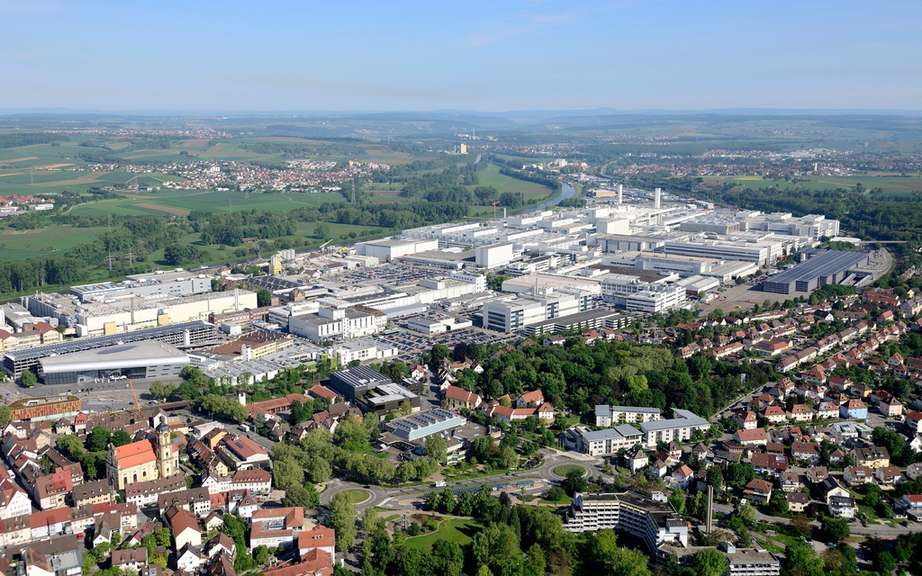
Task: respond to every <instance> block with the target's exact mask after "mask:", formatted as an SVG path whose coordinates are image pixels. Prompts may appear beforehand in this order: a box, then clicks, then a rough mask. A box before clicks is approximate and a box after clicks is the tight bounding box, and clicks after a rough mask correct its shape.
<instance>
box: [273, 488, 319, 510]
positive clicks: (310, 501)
mask: <svg viewBox="0 0 922 576" xmlns="http://www.w3.org/2000/svg"><path fill="white" fill-rule="evenodd" d="M282 504H284V505H285V506H301V507H302V508H309V509H310V508H316V507H317V506H319V505H320V495H319V494H317V490H316V489H315V488H314V487H313V486H312V485H310V484H305V485H304V486H301V485H300V484H296V485H294V486H292V487H290V488H288V489H287V490H285V497H284V498H283V499H282Z"/></svg>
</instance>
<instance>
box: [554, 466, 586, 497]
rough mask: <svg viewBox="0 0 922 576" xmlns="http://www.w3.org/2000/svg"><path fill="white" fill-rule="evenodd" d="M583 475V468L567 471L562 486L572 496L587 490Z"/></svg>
mask: <svg viewBox="0 0 922 576" xmlns="http://www.w3.org/2000/svg"><path fill="white" fill-rule="evenodd" d="M583 476H584V472H583V471H582V470H570V471H569V472H567V475H566V477H565V478H564V479H563V481H561V483H560V487H561V488H563V490H564V492H566V493H567V494H568V495H570V496H573V495H574V494H576V493H577V492H585V491H586V486H587V484H586V479H585V478H584V477H583Z"/></svg>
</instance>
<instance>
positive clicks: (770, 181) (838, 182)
mask: <svg viewBox="0 0 922 576" xmlns="http://www.w3.org/2000/svg"><path fill="white" fill-rule="evenodd" d="M704 181H705V182H714V183H721V182H727V181H731V182H734V183H735V184H736V185H738V186H740V187H743V188H752V189H754V190H760V189H763V188H781V189H785V188H790V189H807V190H828V189H831V188H854V187H855V185H856V184H858V183H861V185H862V186H864V187H865V188H880V189H881V190H883V191H884V192H887V193H895V194H911V193H922V174H910V175H907V176H900V175H898V174H884V173H872V174H862V175H858V176H806V177H803V178H797V179H791V180H785V179H781V178H762V177H761V176H736V177H727V176H705V177H704Z"/></svg>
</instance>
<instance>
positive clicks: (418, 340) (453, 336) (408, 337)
mask: <svg viewBox="0 0 922 576" xmlns="http://www.w3.org/2000/svg"><path fill="white" fill-rule="evenodd" d="M510 337H511V336H510V335H508V334H505V333H502V332H493V331H490V330H483V329H481V328H465V329H464V330H454V331H450V332H445V333H444V334H439V335H437V336H425V335H423V334H418V333H416V332H412V331H410V330H405V329H403V328H398V329H396V330H391V331H389V332H385V333H383V334H380V335H378V336H377V337H376V338H378V339H379V340H383V341H385V342H387V343H388V344H392V345H393V346H395V347H396V348H397V349H398V350H399V351H400V356H401V357H402V358H410V357H415V356H417V355H418V354H420V353H422V352H426V351H428V350H429V349H431V348H432V347H433V346H434V345H436V344H444V345H445V346H448V347H449V348H454V347H455V345H456V344H458V343H460V342H465V343H468V344H489V343H491V342H499V341H502V340H507V339H509V338H510Z"/></svg>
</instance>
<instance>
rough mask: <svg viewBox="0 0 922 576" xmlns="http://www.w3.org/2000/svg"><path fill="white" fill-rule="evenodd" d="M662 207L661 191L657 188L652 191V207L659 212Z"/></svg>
mask: <svg viewBox="0 0 922 576" xmlns="http://www.w3.org/2000/svg"><path fill="white" fill-rule="evenodd" d="M662 205H663V189H662V188H657V189H656V190H654V191H653V207H654V208H656V209H657V210H659V209H660V208H661V207H662Z"/></svg>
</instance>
